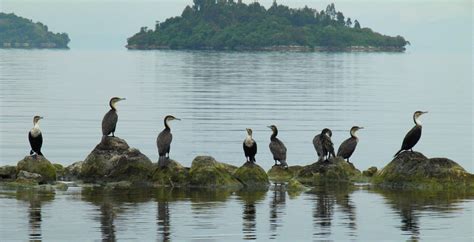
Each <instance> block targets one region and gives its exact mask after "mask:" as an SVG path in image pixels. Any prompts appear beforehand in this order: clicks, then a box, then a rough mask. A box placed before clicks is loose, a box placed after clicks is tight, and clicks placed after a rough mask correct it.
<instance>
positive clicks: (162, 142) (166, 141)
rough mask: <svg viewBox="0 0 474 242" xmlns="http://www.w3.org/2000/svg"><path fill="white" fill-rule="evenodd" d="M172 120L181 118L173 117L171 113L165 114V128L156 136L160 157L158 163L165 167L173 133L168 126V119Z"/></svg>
mask: <svg viewBox="0 0 474 242" xmlns="http://www.w3.org/2000/svg"><path fill="white" fill-rule="evenodd" d="M172 120H181V119H179V118H175V117H174V116H172V115H167V116H166V117H165V119H164V123H165V129H163V131H161V132H160V134H158V137H157V138H156V146H157V147H158V154H159V156H160V158H159V159H158V165H159V166H160V167H165V166H167V165H168V159H169V153H170V147H171V141H172V140H173V135H172V134H171V128H170V126H169V123H168V122H169V121H172Z"/></svg>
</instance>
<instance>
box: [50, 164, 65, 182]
mask: <svg viewBox="0 0 474 242" xmlns="http://www.w3.org/2000/svg"><path fill="white" fill-rule="evenodd" d="M53 166H54V168H55V169H56V179H57V180H64V175H65V172H66V170H65V169H64V166H63V165H61V164H57V163H55V164H53Z"/></svg>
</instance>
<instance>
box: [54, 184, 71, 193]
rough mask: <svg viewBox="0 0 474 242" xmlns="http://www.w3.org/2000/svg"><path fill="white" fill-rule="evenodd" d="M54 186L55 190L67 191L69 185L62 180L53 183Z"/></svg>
mask: <svg viewBox="0 0 474 242" xmlns="http://www.w3.org/2000/svg"><path fill="white" fill-rule="evenodd" d="M54 188H56V190H59V191H67V189H68V188H69V186H68V185H67V184H66V183H64V182H58V183H56V184H55V186H54Z"/></svg>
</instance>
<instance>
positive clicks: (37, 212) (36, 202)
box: [16, 190, 54, 241]
mask: <svg viewBox="0 0 474 242" xmlns="http://www.w3.org/2000/svg"><path fill="white" fill-rule="evenodd" d="M16 198H17V199H18V200H23V201H27V202H29V207H28V224H29V225H30V231H29V237H30V240H32V241H37V240H42V232H41V223H42V221H43V220H42V216H41V207H42V206H43V204H44V203H47V202H50V201H52V200H54V193H41V192H32V191H20V190H19V191H17V194H16Z"/></svg>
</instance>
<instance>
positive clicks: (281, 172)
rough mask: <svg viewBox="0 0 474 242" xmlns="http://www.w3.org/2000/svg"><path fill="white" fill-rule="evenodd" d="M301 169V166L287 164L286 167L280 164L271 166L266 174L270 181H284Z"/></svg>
mask: <svg viewBox="0 0 474 242" xmlns="http://www.w3.org/2000/svg"><path fill="white" fill-rule="evenodd" d="M302 169H303V167H302V166H289V167H288V168H285V167H282V166H272V168H270V170H268V172H267V174H268V178H269V179H270V180H272V181H276V182H285V181H289V180H290V179H291V178H293V177H295V176H296V175H297V174H298V173H299V172H300V171H301V170H302Z"/></svg>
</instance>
